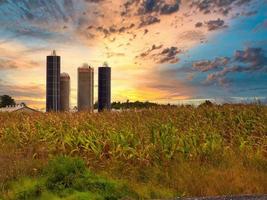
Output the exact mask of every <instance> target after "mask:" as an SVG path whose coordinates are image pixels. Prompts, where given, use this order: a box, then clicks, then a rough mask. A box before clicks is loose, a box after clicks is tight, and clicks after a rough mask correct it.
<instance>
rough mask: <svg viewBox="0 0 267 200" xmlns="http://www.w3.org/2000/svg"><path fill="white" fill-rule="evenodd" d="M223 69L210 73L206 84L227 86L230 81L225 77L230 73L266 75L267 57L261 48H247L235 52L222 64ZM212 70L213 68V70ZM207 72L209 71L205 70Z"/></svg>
mask: <svg viewBox="0 0 267 200" xmlns="http://www.w3.org/2000/svg"><path fill="white" fill-rule="evenodd" d="M222 64H224V65H222V66H224V67H223V69H219V71H216V72H214V73H211V74H209V75H208V76H207V78H206V83H207V84H212V83H216V82H217V83H219V84H220V85H222V86H223V85H228V84H229V82H230V80H229V79H228V78H227V75H228V74H230V73H252V72H258V73H266V72H267V57H266V55H265V52H264V51H263V49H262V48H247V49H245V50H237V51H236V52H235V54H234V56H233V58H232V61H231V64H230V65H228V64H229V62H225V63H222ZM213 69H214V68H213ZM207 71H209V70H207Z"/></svg>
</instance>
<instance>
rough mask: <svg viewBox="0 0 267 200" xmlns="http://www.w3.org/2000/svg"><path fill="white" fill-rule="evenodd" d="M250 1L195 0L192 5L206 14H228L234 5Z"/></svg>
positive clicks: (241, 4) (249, 0)
mask: <svg viewBox="0 0 267 200" xmlns="http://www.w3.org/2000/svg"><path fill="white" fill-rule="evenodd" d="M249 2H251V0H195V1H193V2H192V3H191V6H192V7H195V8H197V9H198V10H199V11H200V12H203V13H204V14H209V13H221V14H223V15H227V14H228V13H229V12H230V10H231V9H233V7H235V6H239V7H240V6H243V5H245V4H248V3H249Z"/></svg>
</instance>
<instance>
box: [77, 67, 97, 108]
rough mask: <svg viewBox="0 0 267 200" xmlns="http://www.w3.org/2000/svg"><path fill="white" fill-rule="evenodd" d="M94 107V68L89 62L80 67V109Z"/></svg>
mask: <svg viewBox="0 0 267 200" xmlns="http://www.w3.org/2000/svg"><path fill="white" fill-rule="evenodd" d="M93 109H94V69H93V68H92V67H90V66H89V65H88V64H84V65H83V66H82V67H79V68H78V111H93Z"/></svg>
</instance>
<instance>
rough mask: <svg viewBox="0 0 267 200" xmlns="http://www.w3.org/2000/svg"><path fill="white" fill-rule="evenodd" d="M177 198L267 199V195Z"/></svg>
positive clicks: (216, 199) (193, 199) (179, 199)
mask: <svg viewBox="0 0 267 200" xmlns="http://www.w3.org/2000/svg"><path fill="white" fill-rule="evenodd" d="M175 200H267V195H258V196H253V195H245V196H221V197H201V198H197V197H194V198H177V199H175Z"/></svg>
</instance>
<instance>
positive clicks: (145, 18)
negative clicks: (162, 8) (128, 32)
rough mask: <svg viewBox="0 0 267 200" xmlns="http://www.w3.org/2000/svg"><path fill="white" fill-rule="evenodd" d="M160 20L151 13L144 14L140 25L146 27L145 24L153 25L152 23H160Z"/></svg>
mask: <svg viewBox="0 0 267 200" xmlns="http://www.w3.org/2000/svg"><path fill="white" fill-rule="evenodd" d="M159 22H160V19H159V18H157V17H155V16H152V15H149V16H143V17H142V18H141V23H140V25H139V27H140V28H141V27H144V26H148V25H151V24H155V23H159Z"/></svg>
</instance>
